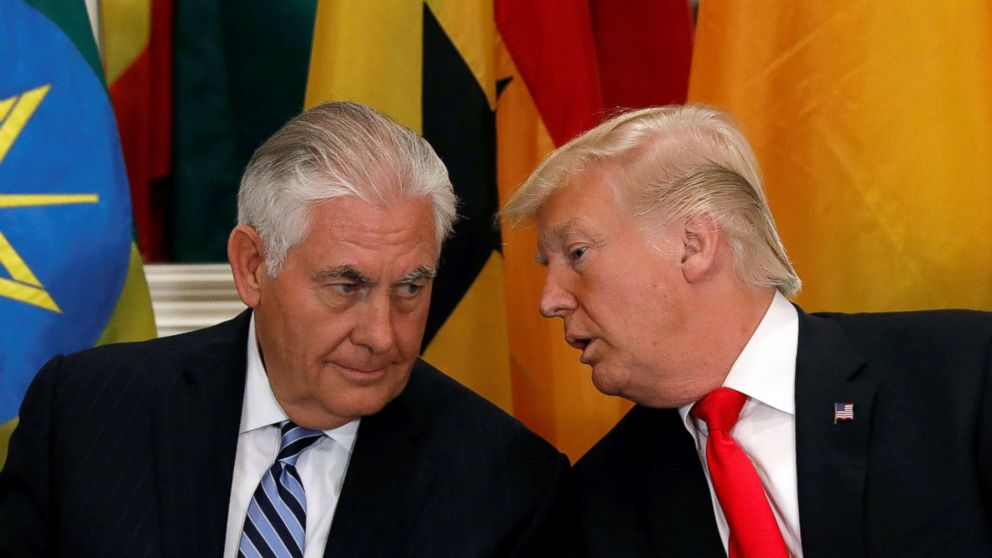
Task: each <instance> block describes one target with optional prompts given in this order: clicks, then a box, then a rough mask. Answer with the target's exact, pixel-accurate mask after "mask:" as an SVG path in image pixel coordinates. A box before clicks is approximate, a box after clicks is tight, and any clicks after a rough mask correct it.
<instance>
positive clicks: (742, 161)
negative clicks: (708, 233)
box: [502, 105, 802, 296]
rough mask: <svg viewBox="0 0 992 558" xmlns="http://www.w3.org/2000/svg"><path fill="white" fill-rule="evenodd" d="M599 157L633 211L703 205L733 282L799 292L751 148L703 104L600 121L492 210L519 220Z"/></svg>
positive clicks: (684, 210)
mask: <svg viewBox="0 0 992 558" xmlns="http://www.w3.org/2000/svg"><path fill="white" fill-rule="evenodd" d="M604 166H606V167H608V168H610V169H614V170H615V171H616V173H617V176H618V178H619V183H620V188H621V189H622V192H620V193H618V194H620V195H626V194H628V193H629V195H630V196H631V206H632V208H633V211H634V215H635V216H637V217H644V216H652V217H654V216H657V217H659V218H660V219H661V220H662V221H665V220H668V219H673V218H691V217H693V216H697V215H709V216H710V217H711V218H713V220H714V221H715V222H716V224H717V226H718V227H719V229H720V231H721V232H722V234H723V236H724V238H726V239H727V242H728V243H729V245H730V247H731V250H732V252H733V257H734V270H735V272H736V274H737V276H738V277H739V278H740V280H741V281H742V282H744V283H746V284H749V285H753V286H762V287H774V288H777V289H778V290H780V291H781V292H782V293H783V294H785V295H788V296H792V295H794V294H796V293H798V292H799V289H800V288H801V286H802V282H801V281H800V280H799V276H798V275H796V271H795V270H794V269H793V267H792V264H791V263H790V262H789V258H788V256H787V255H786V253H785V247H784V246H783V245H782V240H781V239H780V238H779V235H778V231H777V230H776V229H775V220H774V218H773V217H772V213H771V210H770V209H769V208H768V201H767V200H766V199H765V194H764V191H763V189H762V181H761V175H760V173H759V171H758V163H757V161H756V159H755V157H754V153H753V152H752V151H751V147H750V146H749V145H748V143H747V140H746V139H745V138H744V135H743V134H742V133H741V132H740V130H739V129H738V128H737V126H736V125H735V124H734V122H733V121H732V119H731V118H730V117H729V116H728V115H726V114H724V113H722V112H720V111H718V110H716V109H713V108H710V107H707V106H702V105H670V106H665V107H652V108H646V109H640V110H634V111H630V112H627V113H624V114H621V115H618V116H616V117H614V118H611V119H609V120H607V121H606V122H603V123H602V124H600V125H599V126H596V127H595V128H593V129H591V130H589V131H587V132H585V133H584V134H582V135H580V136H578V137H577V138H575V139H573V140H572V141H570V142H568V143H567V144H565V145H563V146H562V147H560V148H558V149H557V150H555V151H554V152H552V153H551V154H550V155H549V156H548V157H547V158H546V159H545V160H544V161H543V162H542V163H541V164H540V165H539V166H538V167H537V169H536V170H534V172H533V173H532V174H531V175H530V177H529V178H528V179H527V181H526V182H524V184H523V185H522V186H521V187H520V189H518V190H517V192H516V193H515V194H514V196H513V198H511V199H510V201H509V202H508V203H507V205H506V207H505V208H504V209H503V211H502V217H503V218H504V219H506V220H508V221H510V222H511V223H513V224H519V223H520V222H521V221H522V220H524V219H527V218H530V217H533V216H534V214H535V213H536V212H537V211H538V210H539V209H540V207H541V205H543V204H544V202H545V201H546V200H547V199H548V197H549V196H550V195H551V194H552V193H554V192H555V191H556V190H558V189H559V188H561V187H562V186H564V185H565V184H566V183H568V182H569V181H570V180H572V179H574V178H575V177H576V176H577V175H580V174H583V173H585V172H588V171H590V170H593V169H595V168H603V167H604ZM625 197H626V196H625Z"/></svg>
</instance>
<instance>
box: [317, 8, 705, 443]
mask: <svg viewBox="0 0 992 558" xmlns="http://www.w3.org/2000/svg"><path fill="white" fill-rule="evenodd" d="M659 5H660V6H663V7H662V8H659V7H658V6H659ZM669 9H674V13H676V14H678V15H677V16H675V17H676V19H674V20H672V21H673V22H674V23H669V22H668V19H667V18H670V17H671V13H670V12H669V11H666V10H669ZM613 10H616V11H613ZM688 14H689V12H688V4H687V3H686V2H684V1H682V2H668V1H666V2H661V3H652V2H648V1H646V0H638V1H634V0H624V1H622V2H617V3H616V4H614V3H611V2H605V1H603V2H593V3H592V5H591V6H590V4H589V3H588V2H587V1H586V0H569V1H568V2H566V3H564V4H562V3H559V4H555V6H554V7H553V8H552V7H551V5H550V4H545V3H532V2H521V1H519V0H496V1H495V2H494V1H492V0H488V1H486V0H481V1H480V0H475V1H468V2H454V1H443V0H441V1H432V0H428V1H426V2H409V1H406V0H389V1H387V2H381V3H376V4H375V5H374V6H372V5H365V4H363V3H343V2H326V1H325V2H321V3H320V4H319V5H318V10H317V22H316V26H315V31H314V46H313V52H312V54H311V65H310V74H309V80H308V87H307V101H306V102H307V105H308V106H313V105H315V104H318V103H321V102H325V101H330V100H350V101H356V102H360V103H365V104H368V105H370V106H372V107H374V108H376V109H378V110H380V111H382V112H383V113H385V114H387V115H389V116H391V117H392V118H393V119H394V120H396V121H398V122H399V123H401V124H403V125H405V126H407V127H409V128H411V129H413V130H414V131H417V132H418V133H421V134H422V135H423V136H424V137H425V138H426V139H427V140H428V141H429V142H430V143H431V144H432V145H433V146H434V148H435V149H436V150H437V152H438V154H439V155H440V157H441V158H442V160H444V162H445V164H446V165H447V167H448V169H449V171H450V174H451V179H452V182H453V184H454V187H455V192H456V194H457V195H458V197H459V198H460V199H461V200H462V205H461V206H460V207H459V214H460V215H461V216H462V219H461V221H459V223H458V224H457V225H456V228H455V236H454V238H453V239H452V240H451V242H449V243H448V244H447V245H446V246H445V249H444V253H443V255H442V261H441V267H440V270H439V275H438V277H437V279H436V281H435V287H434V295H433V297H434V300H433V301H432V309H431V314H430V317H429V319H428V325H427V332H426V335H425V344H426V347H425V351H424V357H425V359H426V360H427V361H429V362H431V363H432V364H434V365H435V366H437V367H438V368H440V369H442V370H444V371H445V372H447V373H448V374H450V375H451V376H453V377H454V378H455V379H457V380H459V381H460V382H462V383H463V384H465V385H467V386H468V387H470V388H472V389H474V390H475V391H477V392H478V393H480V394H482V395H483V396H485V397H487V398H488V399H489V400H490V401H492V402H494V403H495V404H497V405H499V406H500V407H502V408H503V409H505V410H507V411H509V412H511V413H513V414H514V415H515V416H517V417H518V418H520V419H521V420H523V421H524V422H525V423H526V424H527V425H528V426H530V427H531V428H533V429H535V430H536V431H537V432H538V433H540V434H541V435H543V436H544V437H545V438H547V439H548V440H550V441H551V442H553V443H555V444H556V445H557V446H558V447H559V448H560V449H562V450H563V451H565V452H566V453H567V454H568V455H569V456H571V457H572V458H573V459H574V458H577V457H579V456H580V455H581V454H582V453H584V452H585V450H586V449H588V448H589V447H590V446H591V445H592V443H594V442H595V441H596V440H597V439H599V437H601V436H602V434H603V433H605V432H606V431H607V430H608V429H609V428H610V427H611V426H612V425H613V424H614V423H615V422H616V420H617V418H619V417H620V416H621V415H622V414H623V412H624V411H625V410H626V409H627V408H628V407H629V404H628V403H626V402H624V401H622V400H619V399H616V398H612V399H611V398H607V397H605V396H603V395H601V394H599V393H598V392H596V390H595V388H594V387H593V385H592V383H591V382H590V380H589V372H588V370H587V369H586V367H584V366H582V365H581V364H580V363H579V362H578V355H577V354H576V353H575V351H574V350H573V349H571V348H569V347H568V346H567V345H566V344H565V342H564V340H563V335H562V329H561V324H560V323H558V322H557V321H550V320H544V319H543V318H541V317H540V315H539V314H538V300H539V297H540V290H541V285H542V283H543V280H544V272H543V270H542V269H541V268H540V267H539V266H538V265H537V264H536V263H534V261H533V255H534V249H535V240H534V234H533V228H532V227H531V228H524V229H520V230H516V231H510V230H502V231H500V230H498V229H494V228H493V225H492V216H493V213H494V212H495V211H496V209H497V208H498V207H499V205H500V200H503V201H505V200H506V199H508V198H509V196H510V195H512V192H513V191H514V190H515V189H516V188H517V187H518V186H519V185H520V184H521V183H522V182H523V180H524V179H525V178H526V177H527V175H528V174H529V173H530V171H531V170H532V169H533V168H534V167H535V166H536V165H537V163H538V162H539V161H540V160H541V159H542V158H543V157H544V156H545V155H546V154H547V153H549V152H550V151H551V150H552V149H554V147H555V146H556V145H560V144H562V143H564V142H565V141H568V140H569V139H571V138H572V137H574V136H575V135H577V134H578V133H581V132H582V131H584V130H585V129H587V128H588V127H590V126H592V125H595V124H596V123H597V122H598V121H599V120H600V119H601V118H602V116H603V114H604V112H605V111H606V109H607V108H609V106H611V105H604V101H603V99H604V87H603V85H602V83H601V80H600V73H599V72H600V69H599V66H598V65H597V61H596V60H597V52H598V48H599V47H598V46H597V45H598V44H601V45H606V44H607V43H609V46H603V48H604V49H605V50H606V51H608V52H606V57H607V58H608V59H609V60H610V61H611V62H613V61H616V62H617V63H620V62H621V59H622V58H624V57H625V56H627V57H629V58H630V59H629V60H627V61H626V62H627V64H626V65H625V66H624V69H623V70H618V71H617V72H616V73H615V74H611V77H610V80H609V83H610V84H611V87H610V88H609V89H607V90H608V91H609V93H610V95H611V96H610V99H611V100H614V101H615V102H616V103H617V104H626V103H629V104H631V105H633V104H638V103H648V102H652V100H653V102H670V101H672V100H676V99H678V98H682V99H684V96H685V90H686V79H687V75H688V69H687V68H688V56H689V48H690V46H691V33H690V31H689V28H690V23H689V15H688ZM597 15H598V16H597ZM645 16H648V17H645ZM651 17H662V18H663V21H660V22H655V23H654V24H652V23H651V20H650V18H651ZM624 22H626V25H625V23H624ZM669 27H673V28H678V29H679V32H678V33H675V34H674V35H671V34H669V33H668V32H667V31H666V30H667V29H668V28H669ZM597 39H602V42H601V43H598V42H597ZM640 47H643V49H644V50H643V52H638V48H640ZM669 47H671V48H669ZM657 50H662V51H663V53H662V54H659V53H658V51H657ZM666 64H670V65H671V66H672V67H677V68H681V70H680V71H681V75H682V78H681V84H680V85H679V78H677V77H676V78H674V80H673V78H672V77H671V76H670V75H669V74H670V72H668V71H667V70H661V73H660V74H656V73H653V72H654V71H656V70H659V68H662V67H665V68H667V67H668V66H665V65H666ZM638 72H642V73H641V74H640V75H638ZM617 76H623V78H624V79H626V82H624V83H621V82H620V78H619V77H617ZM662 82H664V83H665V84H669V82H671V83H674V84H675V85H670V86H668V89H665V88H664V87H662V88H659V87H658V84H659V83H662ZM638 84H639V85H640V86H641V87H642V88H643V91H639V89H638V86H637V85H638ZM672 90H679V91H681V93H679V94H676V95H674V96H672V95H671V93H670V91H672ZM638 95H639V96H638Z"/></svg>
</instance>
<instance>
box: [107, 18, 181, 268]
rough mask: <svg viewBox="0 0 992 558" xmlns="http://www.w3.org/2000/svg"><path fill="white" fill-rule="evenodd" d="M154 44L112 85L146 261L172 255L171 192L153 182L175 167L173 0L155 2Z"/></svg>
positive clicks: (132, 198) (112, 99)
mask: <svg viewBox="0 0 992 558" xmlns="http://www.w3.org/2000/svg"><path fill="white" fill-rule="evenodd" d="M151 17H152V28H151V34H150V38H149V46H148V48H146V49H145V50H143V51H142V52H141V54H139V55H138V57H137V58H135V60H134V61H133V62H132V63H131V65H130V66H128V67H127V69H126V70H125V71H124V72H123V73H122V74H121V75H120V77H118V78H117V80H115V81H114V83H112V84H110V87H109V88H108V89H109V91H110V100H111V102H112V104H113V106H114V113H115V114H116V116H117V128H118V130H119V131H120V137H121V150H122V151H123V153H124V161H125V163H126V165H127V175H128V182H129V183H130V185H131V205H132V208H133V212H134V225H135V228H136V229H137V232H138V250H139V251H140V252H141V254H142V256H143V257H144V259H145V260H146V261H162V260H164V259H165V258H166V252H165V237H164V236H165V233H164V208H165V205H166V202H167V201H168V196H167V194H168V192H164V191H161V186H159V187H157V188H156V187H155V186H154V184H153V181H154V180H156V179H159V178H162V177H164V176H167V175H168V174H169V172H170V171H171V167H172V1H171V0H153V2H152V16H151Z"/></svg>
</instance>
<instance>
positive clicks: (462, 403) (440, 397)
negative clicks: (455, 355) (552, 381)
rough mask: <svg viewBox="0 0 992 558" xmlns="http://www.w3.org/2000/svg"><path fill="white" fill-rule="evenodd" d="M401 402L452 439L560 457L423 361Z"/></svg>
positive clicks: (497, 410)
mask: <svg viewBox="0 0 992 558" xmlns="http://www.w3.org/2000/svg"><path fill="white" fill-rule="evenodd" d="M404 398H405V399H406V400H407V401H409V402H410V403H411V404H412V405H415V406H416V407H417V408H418V411H419V412H422V413H426V414H427V415H428V416H429V420H430V422H431V425H432V427H433V428H437V429H440V430H442V431H444V433H445V435H446V436H453V437H455V438H453V439H460V440H468V441H475V440H480V441H484V443H485V444H487V445H490V446H491V447H492V449H493V451H516V452H523V453H526V454H528V455H535V456H536V455H542V456H546V457H549V458H552V457H554V458H557V457H558V456H560V453H559V452H558V450H557V449H555V448H554V446H552V445H551V444H550V443H548V442H547V441H546V440H545V439H544V438H542V437H540V436H538V435H537V434H535V433H534V432H532V431H531V430H530V429H528V428H527V427H526V426H525V425H524V424H523V423H521V422H520V421H519V420H517V419H516V418H514V417H512V416H510V415H509V414H508V413H507V412H506V411H504V410H503V409H500V408H499V407H497V406H496V405H495V404H493V403H491V402H490V401H488V400H487V399H485V398H484V397H482V396H481V395H479V394H477V393H475V392H474V391H472V390H471V389H469V388H467V387H465V386H463V385H462V384H460V383H458V382H457V381H456V380H454V379H453V378H451V377H449V376H448V375H446V374H444V373H443V372H441V371H440V370H438V369H436V368H434V367H433V366H431V365H430V364H428V363H426V362H424V361H423V360H420V361H418V362H417V364H416V365H415V366H414V369H413V372H411V375H410V383H409V384H408V385H407V389H406V390H405V392H404Z"/></svg>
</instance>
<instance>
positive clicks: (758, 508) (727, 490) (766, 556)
mask: <svg viewBox="0 0 992 558" xmlns="http://www.w3.org/2000/svg"><path fill="white" fill-rule="evenodd" d="M746 400H747V396H746V395H744V394H743V393H740V392H737V391H734V390H732V389H730V388H725V387H722V388H718V389H716V390H714V391H712V392H710V393H709V394H708V395H707V396H706V397H704V398H702V399H700V400H699V401H697V402H696V404H695V405H693V406H692V411H691V413H692V416H694V417H696V418H698V419H701V420H702V421H704V422H705V423H706V427H707V428H708V429H709V436H708V437H707V440H706V463H707V464H708V465H709V467H710V478H711V479H712V480H713V490H714V491H716V498H717V500H719V501H720V507H721V508H722V509H723V514H724V515H725V516H726V517H727V523H729V524H730V543H729V545H728V546H729V554H730V558H779V557H781V558H788V556H789V551H788V549H787V548H786V546H785V540H784V539H782V532H781V531H779V528H778V523H776V522H775V515H774V514H772V508H771V506H770V505H769V504H768V498H767V497H766V496H765V489H764V487H762V486H761V479H759V478H758V473H757V472H755V470H754V465H752V464H751V460H750V459H748V457H747V454H746V453H744V450H742V449H741V447H740V446H738V445H737V442H735V441H734V439H733V438H731V437H730V430H731V429H732V428H733V427H734V425H735V424H737V417H738V416H740V414H741V408H742V407H744V402H745V401H746Z"/></svg>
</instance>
